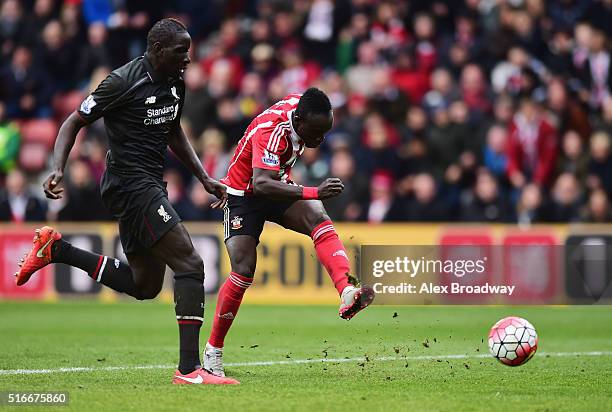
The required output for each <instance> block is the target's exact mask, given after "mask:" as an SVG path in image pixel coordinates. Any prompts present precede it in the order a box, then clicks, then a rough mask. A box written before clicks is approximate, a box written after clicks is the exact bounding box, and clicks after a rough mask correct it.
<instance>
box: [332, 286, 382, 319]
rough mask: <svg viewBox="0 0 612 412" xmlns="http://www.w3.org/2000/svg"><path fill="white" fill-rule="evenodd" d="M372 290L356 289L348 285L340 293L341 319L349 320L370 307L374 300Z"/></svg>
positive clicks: (367, 287) (365, 288)
mask: <svg viewBox="0 0 612 412" xmlns="http://www.w3.org/2000/svg"><path fill="white" fill-rule="evenodd" d="M374 295H375V293H374V289H372V288H371V287H369V286H362V287H356V286H352V285H349V286H347V287H346V288H344V290H343V291H342V296H341V297H340V299H341V303H340V310H339V311H338V313H339V314H340V317H341V318H342V319H346V320H349V319H351V318H352V317H353V316H355V315H356V314H358V313H359V312H361V311H362V310H363V309H365V308H367V307H368V306H370V303H372V301H373V300H374Z"/></svg>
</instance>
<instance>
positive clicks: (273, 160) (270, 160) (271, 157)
mask: <svg viewBox="0 0 612 412" xmlns="http://www.w3.org/2000/svg"><path fill="white" fill-rule="evenodd" d="M261 162H262V163H263V164H265V165H267V166H280V158H279V157H278V155H277V154H274V153H270V152H268V151H267V150H264V155H263V157H262V158H261Z"/></svg>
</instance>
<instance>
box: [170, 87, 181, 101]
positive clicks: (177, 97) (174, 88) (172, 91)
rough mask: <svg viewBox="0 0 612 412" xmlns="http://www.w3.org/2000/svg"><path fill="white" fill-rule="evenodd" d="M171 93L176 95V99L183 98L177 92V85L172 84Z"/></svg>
mask: <svg viewBox="0 0 612 412" xmlns="http://www.w3.org/2000/svg"><path fill="white" fill-rule="evenodd" d="M170 93H172V96H174V98H175V99H177V100H180V99H181V98H180V97H179V95H178V94H177V93H176V87H174V86H172V87H171V88H170Z"/></svg>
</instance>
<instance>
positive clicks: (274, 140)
mask: <svg viewBox="0 0 612 412" xmlns="http://www.w3.org/2000/svg"><path fill="white" fill-rule="evenodd" d="M286 132H287V131H286V129H285V128H283V127H280V125H277V126H276V127H275V128H272V127H266V128H264V129H262V130H261V131H259V130H258V131H257V132H255V134H254V136H253V158H252V167H253V168H258V169H267V170H276V171H278V170H280V166H281V164H280V157H281V155H282V154H283V153H284V152H285V150H286V149H287V139H286V138H285V133H286Z"/></svg>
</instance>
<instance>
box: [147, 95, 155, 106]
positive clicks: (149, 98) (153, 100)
mask: <svg viewBox="0 0 612 412" xmlns="http://www.w3.org/2000/svg"><path fill="white" fill-rule="evenodd" d="M156 101H157V97H156V96H149V97H147V100H145V104H154V103H155V102H156Z"/></svg>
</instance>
